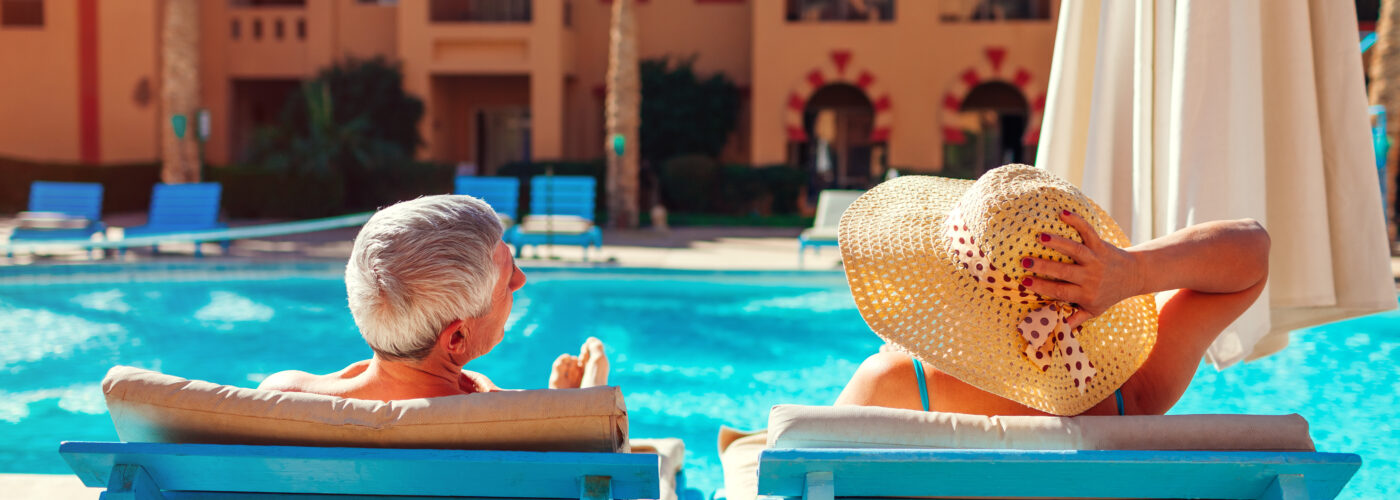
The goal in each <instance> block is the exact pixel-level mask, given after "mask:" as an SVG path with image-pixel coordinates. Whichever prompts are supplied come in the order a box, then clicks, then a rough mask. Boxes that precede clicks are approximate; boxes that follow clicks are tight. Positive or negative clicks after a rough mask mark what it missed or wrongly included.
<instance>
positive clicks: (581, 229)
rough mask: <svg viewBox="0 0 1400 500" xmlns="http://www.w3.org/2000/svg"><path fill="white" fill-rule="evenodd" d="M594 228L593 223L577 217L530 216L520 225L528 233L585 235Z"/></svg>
mask: <svg viewBox="0 0 1400 500" xmlns="http://www.w3.org/2000/svg"><path fill="white" fill-rule="evenodd" d="M592 228H593V221H591V220H588V219H585V218H583V217H579V216H576V215H528V216H526V217H525V220H524V221H523V222H521V223H520V230H521V231H525V232H527V233H544V234H583V233H586V232H588V230H589V229H592Z"/></svg>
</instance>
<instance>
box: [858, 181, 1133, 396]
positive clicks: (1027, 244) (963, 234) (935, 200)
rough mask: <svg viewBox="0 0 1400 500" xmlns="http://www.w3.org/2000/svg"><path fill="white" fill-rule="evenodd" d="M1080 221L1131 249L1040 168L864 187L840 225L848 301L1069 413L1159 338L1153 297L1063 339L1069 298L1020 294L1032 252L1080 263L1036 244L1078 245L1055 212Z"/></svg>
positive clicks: (937, 351)
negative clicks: (1061, 240)
mask: <svg viewBox="0 0 1400 500" xmlns="http://www.w3.org/2000/svg"><path fill="white" fill-rule="evenodd" d="M1061 210H1069V211H1072V212H1074V213H1077V214H1079V215H1080V216H1081V217H1083V218H1085V219H1086V220H1087V221H1088V222H1089V224H1090V225H1091V226H1093V228H1094V230H1095V231H1096V232H1098V234H1099V237H1100V238H1102V239H1103V241H1105V242H1107V243H1109V244H1112V245H1115V246H1118V247H1124V246H1127V244H1128V239H1127V237H1126V236H1125V235H1124V234H1123V230H1122V229H1120V228H1119V227H1118V224H1117V223H1115V222H1114V221H1113V219H1111V218H1109V216H1108V214H1106V213H1104V211H1103V209H1101V208H1099V206H1098V205H1097V204H1095V203H1094V202H1093V201H1092V200H1090V199H1089V198H1088V197H1086V196H1084V194H1083V193H1081V192H1079V190H1078V189H1076V188H1075V187H1074V186H1073V185H1071V184H1069V183H1068V182H1065V181H1064V180H1063V179H1060V178H1058V177H1055V176H1054V175H1052V174H1050V173H1048V172H1046V171H1045V170H1043V169H1039V168H1035V167H1031V166H1026V165H1008V166H1005V167H1001V168H997V169H994V170H992V171H990V172H987V173H986V174H985V175H983V176H982V178H981V179H979V180H978V181H976V182H972V181H967V180H960V179H947V178H942V177H927V176H906V177H899V178H896V179H894V180H891V181H889V182H885V183H883V184H880V185H879V186H876V187H875V188H874V189H871V190H870V191H868V192H866V193H865V194H864V195H862V196H861V197H860V198H859V199H857V200H856V201H855V202H854V203H852V204H851V206H850V208H848V209H846V213H845V215H844V216H842V217H841V225H840V229H839V240H840V245H841V259H842V261H843V262H844V264H845V267H846V279H847V280H848V281H849V282H850V285H851V294H852V295H853V296H854V297H855V302H856V306H857V307H858V308H859V309H860V314H861V316H863V317H864V318H865V321H866V323H868V324H869V325H870V328H871V329H872V330H874V331H875V333H876V334H877V335H879V336H880V337H881V338H883V339H885V340H886V341H887V342H890V343H892V344H894V345H896V346H898V347H900V348H902V349H903V350H905V351H907V352H909V353H910V354H912V355H913V356H915V357H917V358H918V359H921V360H923V361H925V362H927V363H928V364H929V365H931V366H933V367H934V368H937V369H938V370H940V371H942V372H944V373H947V374H949V375H952V376H954V377H957V378H958V379H959V380H962V381H963V382H966V383H969V384H972V385H973V386H976V387H977V388H979V389H982V390H984V391H987V392H990V393H992V394H996V395H998V396H1001V397H1004V398H1007V399H1010V400H1012V401H1016V402H1018V403H1021V404H1024V405H1026V406H1029V407H1031V408H1035V409H1037V410H1041V411H1045V412H1048V413H1053V414H1056V415H1075V414H1079V413H1082V412H1084V411H1085V410H1088V409H1089V408H1091V407H1093V406H1094V405H1095V404H1096V403H1098V402H1100V401H1102V400H1104V399H1105V398H1107V397H1108V396H1109V395H1111V394H1113V391H1114V390H1116V389H1117V388H1118V387H1120V386H1122V385H1123V383H1124V382H1125V381H1127V380H1128V377H1129V376H1131V375H1132V374H1133V372H1134V371H1136V370H1137V369H1138V367H1139V366H1142V363H1143V361H1146V360H1147V355H1148V353H1149V352H1150V351H1151V350H1152V345H1153V343H1154V342H1156V340H1157V312H1156V305H1155V302H1154V300H1153V298H1152V296H1150V295H1140V296H1137V297H1132V298H1129V299H1127V300H1124V301H1122V302H1119V303H1118V304H1117V305H1114V306H1113V307H1111V308H1109V310H1108V311H1106V312H1105V313H1104V314H1101V315H1099V316H1097V317H1094V318H1093V319H1091V320H1089V321H1087V322H1085V323H1084V324H1083V325H1080V327H1079V328H1078V329H1075V330H1074V331H1068V328H1067V327H1065V326H1064V325H1063V322H1064V321H1065V320H1067V319H1068V318H1069V317H1070V315H1072V314H1073V313H1074V312H1075V308H1074V306H1073V305H1072V304H1067V303H1064V302H1059V301H1055V300H1052V299H1049V298H1046V297H1041V296H1039V295H1037V294H1035V293H1034V292H1031V291H1029V290H1026V289H1025V288H1023V287H1021V286H1020V284H1021V280H1022V279H1023V278H1025V277H1027V276H1032V275H1033V274H1034V273H1033V272H1031V270H1029V269H1025V268H1023V267H1021V265H1020V261H1021V259H1022V258H1024V257H1038V258H1042V259H1049V260H1057V261H1060V262H1067V263H1068V262H1072V261H1071V260H1070V259H1069V258H1068V257H1066V256H1064V255H1062V254H1061V253H1059V252H1057V251H1054V250H1050V249H1049V248H1048V247H1045V246H1043V245H1041V244H1040V242H1039V241H1038V240H1037V239H1038V238H1039V235H1040V233H1049V234H1055V235H1059V236H1063V237H1066V238H1070V239H1073V240H1075V241H1082V240H1081V238H1080V237H1079V233H1078V232H1077V231H1075V230H1074V229H1073V228H1072V227H1070V226H1069V225H1068V224H1065V223H1064V222H1062V221H1061V220H1060V218H1059V213H1060V211H1061Z"/></svg>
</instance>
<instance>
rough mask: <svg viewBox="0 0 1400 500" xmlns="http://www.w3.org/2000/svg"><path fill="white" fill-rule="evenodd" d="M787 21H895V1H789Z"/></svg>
mask: <svg viewBox="0 0 1400 500" xmlns="http://www.w3.org/2000/svg"><path fill="white" fill-rule="evenodd" d="M787 20H788V21H794V22H803V21H826V22H832V21H835V22H840V21H865V22H870V21H884V22H888V21H893V20H894V0H788V1H787Z"/></svg>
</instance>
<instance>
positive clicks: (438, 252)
mask: <svg viewBox="0 0 1400 500" xmlns="http://www.w3.org/2000/svg"><path fill="white" fill-rule="evenodd" d="M524 285H525V273H523V272H521V271H520V268H519V267H516V265H515V260H514V258H512V257H511V253H510V249H509V248H507V247H506V245H505V243H502V242H501V225H500V222H499V221H498V220H497V218H496V213H495V212H494V211H492V210H491V207H490V206H487V205H486V203H485V202H483V201H481V200H479V199H476V198H472V197H470V196H461V195H441V196H428V197H424V198H419V199H416V200H412V201H406V202H403V203H399V204H396V205H393V206H390V207H388V208H385V209H383V210H380V211H379V212H378V213H376V214H374V217H372V218H370V220H369V222H368V223H366V224H365V226H364V228H363V229H361V230H360V234H359V235H358V236H356V237H355V246H354V250H353V251H352V252H351V254H350V262H349V263H348V264H347V265H346V267H345V288H346V290H347V292H348V294H349V298H350V313H351V314H352V315H353V316H354V317H355V326H357V327H358V328H359V330H360V335H361V336H363V337H364V339H365V342H366V343H367V344H369V347H370V349H371V350H373V351H374V357H372V358H370V359H367V360H364V361H360V362H357V363H354V364H351V365H350V366H347V367H345V369H343V370H340V371H338V372H335V373H328V374H325V375H315V374H310V373H306V372H301V371H294V370H292V371H284V372H279V373H276V374H273V375H272V376H270V377H268V378H267V379H266V380H263V382H262V384H261V385H260V386H259V388H260V389H273V390H281V391H295V392H310V393H317V394H326V395H331V396H340V397H346V398H356V399H377V400H383V401H388V400H396V399H413V398H430V397H437V396H451V395H457V394H470V393H476V392H491V391H499V390H501V389H500V388H499V387H496V385H495V384H494V383H492V382H491V379H490V378H488V377H487V376H486V375H483V374H480V373H476V372H472V371H466V370H463V367H464V366H466V364H467V363H468V362H470V361H471V360H473V359H476V358H477V357H479V356H481V355H484V354H486V353H487V352H490V351H491V349H492V348H494V347H495V346H496V344H498V343H500V342H501V339H502V338H503V337H504V335H505V324H506V319H507V318H508V317H509V316H510V307H511V303H512V297H511V296H512V294H513V293H514V292H515V291H516V290H519V289H520V287H521V286H524ZM607 378H608V359H607V356H606V355H605V353H604V350H603V343H602V342H600V341H599V340H598V339H596V338H589V339H588V340H587V341H585V342H584V344H583V348H582V350H581V352H580V354H579V355H578V356H573V355H569V354H562V355H560V356H559V357H558V359H556V360H555V362H554V366H553V367H552V368H551V372H550V377H549V387H550V388H551V389H556V388H577V387H592V386H596V385H606V384H607Z"/></svg>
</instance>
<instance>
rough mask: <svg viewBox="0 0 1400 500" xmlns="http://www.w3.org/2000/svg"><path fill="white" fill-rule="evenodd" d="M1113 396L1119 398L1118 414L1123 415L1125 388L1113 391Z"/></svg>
mask: <svg viewBox="0 0 1400 500" xmlns="http://www.w3.org/2000/svg"><path fill="white" fill-rule="evenodd" d="M1113 397H1115V398H1118V416H1120V417H1121V416H1123V389H1121V388H1120V389H1118V390H1116V391H1113Z"/></svg>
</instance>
